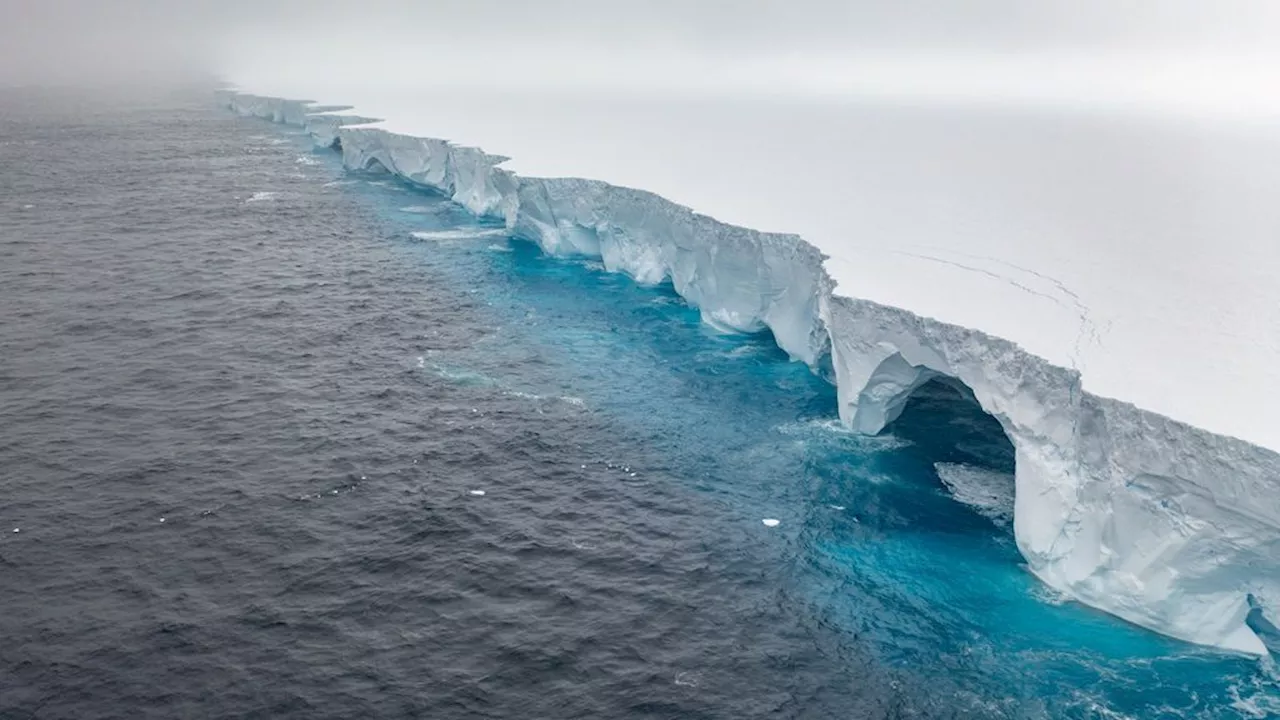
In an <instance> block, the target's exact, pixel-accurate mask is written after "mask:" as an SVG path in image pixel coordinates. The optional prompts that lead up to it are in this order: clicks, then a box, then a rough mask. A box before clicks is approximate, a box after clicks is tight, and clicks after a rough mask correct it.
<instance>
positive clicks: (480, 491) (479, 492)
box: [471, 490, 484, 496]
mask: <svg viewBox="0 0 1280 720" xmlns="http://www.w3.org/2000/svg"><path fill="white" fill-rule="evenodd" d="M471 494H472V495H476V496H483V495H484V491H483V490H472V491H471Z"/></svg>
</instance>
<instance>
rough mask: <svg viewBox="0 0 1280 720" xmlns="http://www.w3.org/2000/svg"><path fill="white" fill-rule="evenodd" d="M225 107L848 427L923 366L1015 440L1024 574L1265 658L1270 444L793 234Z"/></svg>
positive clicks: (420, 142)
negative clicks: (827, 400)
mask: <svg viewBox="0 0 1280 720" xmlns="http://www.w3.org/2000/svg"><path fill="white" fill-rule="evenodd" d="M226 102H227V104H228V105H229V106H230V107H231V108H232V109H233V110H235V111H237V112H239V113H241V114H244V115H251V116H255V117H262V118H267V119H270V120H272V121H275V122H282V123H289V124H293V125H297V126H300V127H303V128H306V130H307V131H308V132H309V133H310V134H311V136H312V138H313V139H314V141H315V143H316V145H317V146H320V147H337V148H339V149H340V151H341V152H342V157H343V162H344V164H345V166H346V167H348V168H352V169H369V168H373V167H382V168H385V169H386V170H388V171H390V172H392V173H394V174H396V175H397V176H399V177H400V178H402V179H404V180H405V181H407V182H409V183H412V184H414V185H417V186H420V187H424V188H428V189H431V190H434V191H437V192H440V193H443V194H445V195H446V196H448V197H450V198H451V199H453V200H454V201H455V202H458V203H459V204H461V205H463V206H464V207H466V208H467V209H469V210H470V211H471V212H473V213H475V214H477V215H481V216H486V217H492V218H497V219H501V220H503V221H504V222H505V223H506V226H507V228H508V229H509V230H510V231H511V232H512V233H513V234H515V235H518V236H520V237H523V238H525V239H528V240H531V241H534V242H537V243H538V244H539V245H540V246H541V247H542V248H543V250H545V251H546V252H548V253H551V254H556V255H569V254H579V255H588V256H593V257H599V258H600V259H601V260H603V262H604V264H605V266H606V267H607V268H608V269H609V270H611V271H616V272H624V273H627V274H629V275H631V276H632V277H634V278H635V279H636V280H637V281H639V282H644V283H657V282H661V281H663V280H670V281H671V282H672V284H673V285H674V287H675V289H676V291H677V292H678V293H680V295H681V296H683V297H684V298H685V299H686V300H687V301H688V302H689V303H690V304H691V305H693V306H694V307H697V308H699V310H700V312H701V313H702V316H703V318H704V320H705V321H706V322H708V323H710V324H713V325H716V326H719V327H724V328H729V329H734V330H741V331H756V330H762V329H765V328H768V329H769V330H770V331H772V333H773V335H774V337H775V338H776V339H777V342H778V344H779V346H780V347H782V348H783V349H784V350H786V351H787V353H788V354H789V355H790V356H791V357H792V358H793V359H796V360H800V361H803V362H805V363H808V364H809V365H810V366H813V367H819V366H824V365H825V364H826V363H827V362H828V361H829V362H830V365H831V367H832V368H833V371H834V379H835V382H836V385H837V391H838V395H839V403H840V416H841V420H842V421H843V422H844V423H846V424H848V425H850V426H851V427H853V428H855V429H856V430H858V431H860V432H864V433H877V432H880V431H881V430H882V429H883V428H884V427H885V426H886V425H887V424H888V423H890V422H892V421H893V420H894V419H895V418H896V417H897V415H898V413H900V412H901V410H902V408H903V406H904V405H905V403H906V401H907V399H908V398H909V397H910V395H911V393H912V392H913V391H914V390H915V389H916V388H918V387H919V386H920V385H922V384H924V383H925V382H927V381H928V380H929V379H930V378H932V377H935V376H938V375H945V376H949V377H952V378H955V379H957V380H959V381H960V382H963V383H964V384H965V385H967V386H968V387H969V388H970V389H971V390H972V391H973V393H974V396H975V397H976V398H977V400H978V402H979V403H980V404H981V406H982V407H983V409H984V410H985V411H986V412H988V413H990V414H991V415H992V416H993V417H995V418H996V419H997V420H998V421H999V422H1000V423H1001V425H1002V426H1003V427H1004V430H1005V432H1006V433H1007V435H1008V436H1009V439H1010V441H1011V442H1012V443H1013V445H1014V448H1015V450H1016V453H1017V470H1016V483H1017V488H1016V492H1017V495H1016V502H1015V517H1014V532H1015V536H1016V539H1017V543H1018V547H1019V549H1020V550H1021V552H1022V554H1023V555H1024V557H1025V558H1026V560H1027V564H1028V567H1029V568H1030V569H1031V570H1032V572H1034V573H1035V574H1036V575H1037V576H1038V577H1040V578H1041V579H1042V580H1043V581H1044V582H1045V583H1047V584H1048V585H1050V586H1052V587H1054V588H1056V589H1058V590H1060V591H1062V592H1064V593H1066V594H1068V595H1070V596H1072V597H1074V598H1077V599H1078V600H1080V601H1081V602H1084V603H1086V604H1088V605H1091V606H1094V607H1097V608H1099V609H1102V610H1105V611H1107V612H1110V613H1113V614H1115V615H1117V616H1119V617H1121V618H1124V619H1126V620H1129V621H1131V622H1134V623H1136V624H1139V625H1142V626H1144V627H1147V628H1150V629H1152V630H1156V631H1158V632H1162V633H1165V634H1167V635H1170V636H1173V637H1176V638H1180V639H1183V640H1188V641H1191V642H1195V643H1201V644H1205V645H1212V646H1217V647H1220V648H1224V649H1228V650H1234V651H1240V652H1245V653H1251V654H1259V655H1260V654H1265V653H1266V649H1265V647H1264V646H1263V644H1262V642H1261V641H1260V640H1259V639H1258V637H1257V635H1256V634H1255V633H1254V632H1253V631H1252V630H1251V629H1250V628H1249V627H1248V626H1247V624H1246V622H1245V620H1246V617H1247V616H1248V614H1249V612H1250V610H1251V606H1250V604H1249V598H1250V597H1253V598H1254V601H1255V602H1256V603H1258V604H1259V605H1260V606H1261V607H1263V608H1264V609H1265V611H1266V612H1267V613H1268V614H1269V616H1270V617H1271V619H1273V620H1274V619H1275V617H1276V611H1277V610H1280V455H1277V454H1276V453H1275V452H1273V451H1270V450H1267V449H1265V448H1261V447H1258V446H1254V445H1250V444H1248V443H1245V442H1242V441H1239V440H1236V439H1233V438H1230V437H1224V436H1220V435H1215V434H1212V433H1209V432H1206V431H1203V430H1199V429H1197V428H1194V427H1191V426H1189V425H1186V424H1182V423H1179V422H1176V421H1173V420H1170V419H1169V418H1166V417H1163V416H1161V415H1158V414H1155V413H1152V412H1148V411H1145V410H1142V409H1140V408H1136V407H1134V406H1132V405H1130V404H1127V403H1123V402H1120V401H1117V400H1112V399H1108V398H1102V397H1098V396H1095V395H1092V394H1090V393H1088V392H1085V391H1084V390H1083V389H1082V386H1081V381H1080V376H1079V374H1078V373H1077V372H1076V371H1075V370H1072V369H1068V368H1065V367H1061V366H1058V365H1054V364H1052V363H1050V362H1048V361H1046V360H1044V359H1042V358H1040V357H1037V356H1035V355H1032V354H1030V353H1028V352H1026V351H1025V350H1023V349H1022V348H1020V347H1019V346H1018V345H1016V344H1014V343H1011V342H1008V341H1006V340H1003V339H1000V338H997V337H993V336H991V335H988V334H986V333H983V332H981V331H979V330H975V329H970V328H964V327H959V326H956V325H950V324H947V323H942V322H938V321H935V320H932V319H929V318H925V317H920V316H918V315H915V314H912V313H910V312H907V311H905V310H901V309H898V308H894V307H889V306H885V305H881V304H877V303H874V302H870V301H867V300H863V299H858V298H857V297H856V295H857V292H858V289H857V288H854V287H839V288H837V287H836V284H835V283H834V282H833V281H832V279H831V277H830V276H829V275H828V273H827V272H826V270H825V269H824V266H823V263H824V259H825V258H824V257H823V255H822V254H821V253H820V252H819V251H818V250H817V249H815V248H814V247H812V246H811V245H809V244H808V243H806V242H804V241H803V240H802V239H800V238H799V237H797V236H794V235H782V234H771V233H762V232H757V231H754V230H749V229H746V228H740V227H735V226H732V225H727V224H724V223H721V222H718V221H716V220H715V219H713V218H710V217H707V216H705V215H701V214H699V213H695V212H693V211H691V210H689V209H688V208H685V207H683V206H681V205H678V204H676V203H673V202H671V201H668V200H666V199H664V198H662V197H659V196H657V195H654V194H652V193H648V192H644V191H641V190H633V189H628V188H622V187H616V186H613V185H609V184H607V183H604V182H599V181H592V180H581V179H574V178H537V177H520V176H517V175H516V174H515V173H513V172H510V171H508V170H505V169H503V168H502V167H501V165H502V163H503V162H504V161H505V160H506V158H504V157H502V156H498V155H490V154H487V153H485V152H483V151H481V150H479V149H477V148H468V147H460V146H457V145H454V144H451V143H448V142H446V141H444V140H438V139H431V138H419V137H411V136H407V135H400V134H394V133H389V132H386V131H384V130H380V129H378V128H376V127H368V126H367V125H368V123H369V122H371V121H370V120H369V119H368V118H351V117H345V116H341V115H335V114H333V113H332V112H317V111H318V110H327V109H319V108H315V107H313V106H311V105H309V104H308V103H305V102H301V101H292V100H283V99H279V98H266V97H259V96H253V95H246V94H234V93H230V94H228V95H227V96H226ZM362 125H364V126H362ZM1134 371H1135V372H1141V368H1135V370H1134ZM1260 401H1265V399H1260Z"/></svg>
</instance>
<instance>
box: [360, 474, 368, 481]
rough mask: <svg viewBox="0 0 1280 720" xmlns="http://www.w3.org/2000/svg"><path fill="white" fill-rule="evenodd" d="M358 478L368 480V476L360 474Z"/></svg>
mask: <svg viewBox="0 0 1280 720" xmlns="http://www.w3.org/2000/svg"><path fill="white" fill-rule="evenodd" d="M360 479H361V480H368V479H369V478H367V477H365V476H363V475H361V476H360Z"/></svg>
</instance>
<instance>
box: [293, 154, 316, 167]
mask: <svg viewBox="0 0 1280 720" xmlns="http://www.w3.org/2000/svg"><path fill="white" fill-rule="evenodd" d="M297 163H298V164H299V165H319V164H320V161H319V160H317V159H315V158H313V157H311V156H310V155H299V156H298V159H297Z"/></svg>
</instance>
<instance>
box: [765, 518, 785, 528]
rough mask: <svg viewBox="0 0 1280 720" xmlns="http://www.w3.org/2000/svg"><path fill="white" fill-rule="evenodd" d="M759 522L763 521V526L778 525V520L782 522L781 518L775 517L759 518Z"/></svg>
mask: <svg viewBox="0 0 1280 720" xmlns="http://www.w3.org/2000/svg"><path fill="white" fill-rule="evenodd" d="M760 522H762V523H764V526H765V527H778V523H780V522H782V521H781V520H776V519H774V518H765V519H763V520H761V521H760Z"/></svg>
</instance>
